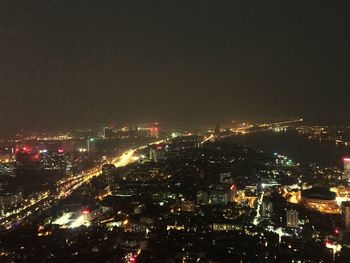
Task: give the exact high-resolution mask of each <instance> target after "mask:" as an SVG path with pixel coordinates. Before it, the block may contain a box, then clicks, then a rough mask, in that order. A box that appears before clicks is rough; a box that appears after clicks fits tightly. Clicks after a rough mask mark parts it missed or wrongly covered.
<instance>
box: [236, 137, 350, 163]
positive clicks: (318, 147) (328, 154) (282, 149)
mask: <svg viewBox="0 0 350 263" xmlns="http://www.w3.org/2000/svg"><path fill="white" fill-rule="evenodd" d="M231 140H232V141H233V142H236V143H238V144H242V145H246V146H249V147H252V148H256V149H260V150H263V151H266V152H277V153H279V154H283V155H287V156H288V157H289V158H291V159H292V160H294V161H297V162H300V163H304V164H307V163H316V164H318V165H321V166H339V167H341V166H342V158H343V157H344V156H350V147H346V146H344V145H336V144H335V143H333V142H319V141H317V140H311V139H308V138H307V137H305V136H301V135H298V134H297V133H296V132H293V131H288V132H281V133H275V132H258V133H250V134H246V135H234V136H232V138H231Z"/></svg>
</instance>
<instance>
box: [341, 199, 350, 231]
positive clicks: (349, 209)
mask: <svg viewBox="0 0 350 263" xmlns="http://www.w3.org/2000/svg"><path fill="white" fill-rule="evenodd" d="M341 207H342V214H343V219H344V225H345V228H346V231H350V201H347V202H342V206H341Z"/></svg>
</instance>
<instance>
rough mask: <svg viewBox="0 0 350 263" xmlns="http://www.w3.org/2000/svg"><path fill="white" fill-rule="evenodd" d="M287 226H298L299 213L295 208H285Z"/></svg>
mask: <svg viewBox="0 0 350 263" xmlns="http://www.w3.org/2000/svg"><path fill="white" fill-rule="evenodd" d="M287 227H292V228H298V227H299V213H298V211H296V210H287Z"/></svg>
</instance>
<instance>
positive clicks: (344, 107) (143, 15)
mask: <svg viewBox="0 0 350 263" xmlns="http://www.w3.org/2000/svg"><path fill="white" fill-rule="evenodd" d="M0 91H1V93H0V107H1V108H0V109H1V110H0V121H1V129H14V128H26V129H35V128H45V127H50V128H52V127H73V126H86V125H96V124H102V123H106V122H116V123H122V122H135V121H142V120H145V121H155V120H157V121H160V122H163V123H164V122H167V123H183V124H199V123H216V122H218V121H225V120H231V119H245V118H254V119H257V118H261V117H265V118H266V117H288V116H299V115H301V116H303V117H305V118H308V119H317V120H330V119H335V120H344V121H348V120H350V118H349V112H350V1H348V0H344V1H341V0H338V1H320V0H318V1H312V0H308V1H301V0H299V1H296V0H295V1H288V0H285V1H281V0H275V1H249V0H241V1H225V0H222V1H218V0H201V1H191V0H175V1H170V0H162V1H152V0H125V1H118V0H115V1H102V0H98V1H88V0H84V1H78V0H74V1H64V0H57V1H50V0H36V1H27V0H23V1H17V0H8V1H0Z"/></svg>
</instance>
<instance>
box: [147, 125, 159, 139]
mask: <svg viewBox="0 0 350 263" xmlns="http://www.w3.org/2000/svg"><path fill="white" fill-rule="evenodd" d="M149 133H150V136H151V137H152V138H158V133H159V128H158V127H152V128H150V129H149Z"/></svg>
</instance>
